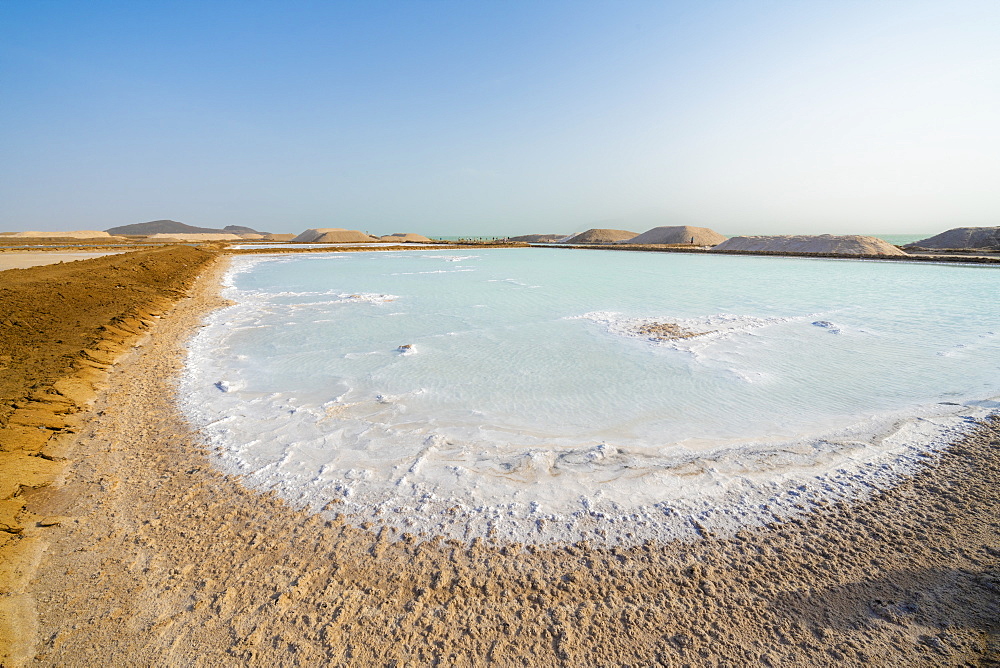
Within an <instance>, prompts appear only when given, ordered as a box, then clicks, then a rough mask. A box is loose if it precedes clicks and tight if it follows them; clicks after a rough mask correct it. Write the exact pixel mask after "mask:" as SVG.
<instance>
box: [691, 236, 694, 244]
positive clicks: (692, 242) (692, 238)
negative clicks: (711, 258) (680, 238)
mask: <svg viewBox="0 0 1000 668" xmlns="http://www.w3.org/2000/svg"><path fill="white" fill-rule="evenodd" d="M691 245H692V246H693V245H694V237H691Z"/></svg>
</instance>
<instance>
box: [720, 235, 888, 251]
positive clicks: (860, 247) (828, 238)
mask: <svg viewBox="0 0 1000 668" xmlns="http://www.w3.org/2000/svg"><path fill="white" fill-rule="evenodd" d="M712 250H713V251H758V252H759V251H764V252H772V253H829V254H832V255H906V253H904V252H903V251H901V250H899V249H898V248H896V247H895V246H893V245H892V244H890V243H889V242H888V241H884V240H882V239H879V238H877V237H863V236H860V235H857V234H844V235H834V234H784V235H776V236H754V237H733V238H732V239H728V240H726V241H723V242H722V243H721V244H719V245H718V246H716V247H715V248H713V249H712Z"/></svg>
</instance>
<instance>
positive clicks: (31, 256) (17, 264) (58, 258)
mask: <svg viewBox="0 0 1000 668" xmlns="http://www.w3.org/2000/svg"><path fill="white" fill-rule="evenodd" d="M124 252H125V251H107V252H99V253H87V252H83V253H63V252H52V251H18V252H16V253H15V252H11V253H0V271H3V270H4V269H27V268H28V267H40V266H42V265H45V264H56V263H58V262H73V261H75V260H89V259H90V258H92V257H102V256H104V255H117V254H118V253H124Z"/></svg>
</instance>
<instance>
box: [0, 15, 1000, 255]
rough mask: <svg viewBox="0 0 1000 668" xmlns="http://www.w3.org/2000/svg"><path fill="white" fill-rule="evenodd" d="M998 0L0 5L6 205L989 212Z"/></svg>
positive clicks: (7, 215) (998, 75) (592, 212)
mask: <svg viewBox="0 0 1000 668" xmlns="http://www.w3.org/2000/svg"><path fill="white" fill-rule="evenodd" d="M998 33H1000V4H997V3H995V2H976V1H959V2H953V3H939V2H885V3H878V4H875V3H865V2H838V3H830V4H820V3H795V2H789V1H781V0H779V1H776V2H771V3H738V2H733V1H727V2H707V3H699V4H690V3H668V2H632V3H612V2H567V1H558V2H556V1H550V2H537V3H488V4H487V3H482V4H480V3H460V2H453V1H451V0H447V1H435V2H420V3H416V2H378V3H346V2H330V3H313V2H305V3H296V4H294V5H287V4H286V3H275V2H255V3H252V4H238V3H212V4H210V5H203V4H200V3H193V2H179V3H170V4H169V5H147V4H139V3H136V4H124V5H123V4H120V3H108V2H100V1H97V2H90V3H74V2H66V1H55V2H45V1H40V2H33V3H7V4H4V5H2V6H0V92H2V94H3V99H4V104H3V105H0V153H2V155H3V156H4V158H5V159H4V160H3V161H2V162H0V202H2V205H0V231H19V230H46V231H49V230H51V231H55V230H71V229H98V230H104V229H107V228H110V227H116V226H120V225H127V224H131V223H140V222H146V221H150V220H157V219H173V220H177V221H181V222H184V223H187V224H189V225H194V226H198V227H218V228H221V227H225V226H226V225H246V226H249V227H253V228H257V229H263V230H267V231H271V232H301V231H302V230H303V229H306V228H311V227H344V228H351V229H361V230H370V231H372V232H377V233H380V234H385V233H390V232H409V231H413V232H419V233H422V234H426V235H429V236H456V235H490V236H492V235H498V236H499V235H511V236H513V235H518V234H528V233H566V234H569V233H571V232H579V231H583V230H585V229H588V228H591V227H612V228H620V229H628V230H632V231H636V232H642V231H645V230H647V229H649V228H652V227H655V226H658V225H696V226H703V227H710V228H713V229H715V230H717V231H719V232H721V233H723V234H726V235H734V234H741V233H742V234H751V233H757V234H766V233H774V234H781V233H813V234H820V233H844V234H848V233H870V234H908V233H913V234H922V233H927V234H933V233H937V232H940V231H943V230H945V229H948V228H952V227H959V226H983V225H989V226H993V225H1000V198H998V197H997V196H996V183H997V180H998V175H1000V129H998V127H997V123H996V119H997V118H998V117H1000V86H998V85H997V83H998V82H1000V40H997V39H996V35H997V34H998Z"/></svg>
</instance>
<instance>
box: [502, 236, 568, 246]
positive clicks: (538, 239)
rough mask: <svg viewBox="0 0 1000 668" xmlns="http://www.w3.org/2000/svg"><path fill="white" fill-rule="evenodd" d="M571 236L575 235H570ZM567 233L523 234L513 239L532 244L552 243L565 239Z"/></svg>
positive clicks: (512, 238) (512, 239)
mask: <svg viewBox="0 0 1000 668" xmlns="http://www.w3.org/2000/svg"><path fill="white" fill-rule="evenodd" d="M570 236H571V237H572V236H573V235H570ZM565 238H566V235H565V234H522V235H521V236H519V237H511V238H510V240H511V241H524V242H526V243H530V244H551V243H556V242H558V241H561V240H562V239H565Z"/></svg>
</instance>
